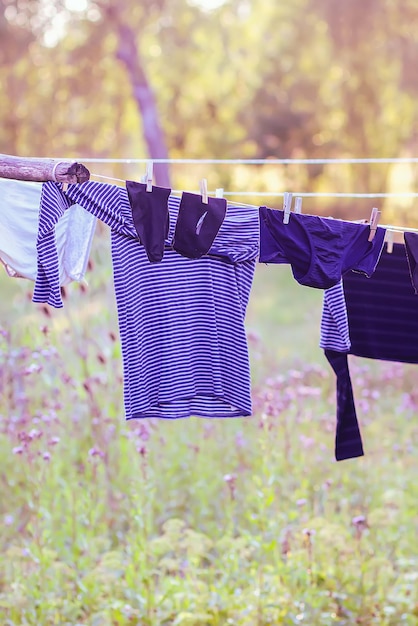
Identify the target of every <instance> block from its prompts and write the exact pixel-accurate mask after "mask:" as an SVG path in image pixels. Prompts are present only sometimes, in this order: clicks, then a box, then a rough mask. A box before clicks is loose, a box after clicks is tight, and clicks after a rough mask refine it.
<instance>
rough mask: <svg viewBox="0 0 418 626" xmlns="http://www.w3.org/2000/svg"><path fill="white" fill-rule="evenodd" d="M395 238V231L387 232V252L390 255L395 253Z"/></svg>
mask: <svg viewBox="0 0 418 626" xmlns="http://www.w3.org/2000/svg"><path fill="white" fill-rule="evenodd" d="M394 236H395V231H393V230H387V231H386V235H385V241H386V252H388V253H389V254H392V252H393V240H394Z"/></svg>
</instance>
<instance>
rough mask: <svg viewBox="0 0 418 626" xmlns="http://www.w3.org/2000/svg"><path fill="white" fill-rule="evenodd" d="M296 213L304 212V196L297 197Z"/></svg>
mask: <svg viewBox="0 0 418 626" xmlns="http://www.w3.org/2000/svg"><path fill="white" fill-rule="evenodd" d="M295 213H302V198H301V197H300V196H298V197H297V198H295Z"/></svg>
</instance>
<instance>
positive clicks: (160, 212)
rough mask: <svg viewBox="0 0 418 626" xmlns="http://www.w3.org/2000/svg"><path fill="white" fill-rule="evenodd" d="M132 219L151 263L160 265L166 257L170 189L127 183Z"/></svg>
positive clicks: (128, 181)
mask: <svg viewBox="0 0 418 626" xmlns="http://www.w3.org/2000/svg"><path fill="white" fill-rule="evenodd" d="M126 191H127V192H128V198H129V203H130V205H131V210H132V219H133V222H134V226H135V230H136V232H137V233H138V237H139V240H140V241H141V243H142V245H143V246H144V247H145V250H146V253H147V256H148V260H149V261H150V263H159V262H160V261H161V259H162V258H163V255H164V242H165V240H166V238H167V236H168V229H169V227H170V217H169V214H168V197H169V195H170V191H171V190H170V189H165V188H164V187H154V186H153V187H152V191H147V185H145V184H144V183H137V182H135V181H133V180H127V181H126Z"/></svg>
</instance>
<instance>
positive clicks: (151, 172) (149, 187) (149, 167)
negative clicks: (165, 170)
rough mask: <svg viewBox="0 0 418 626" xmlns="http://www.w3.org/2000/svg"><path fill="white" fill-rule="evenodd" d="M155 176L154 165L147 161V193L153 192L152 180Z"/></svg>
mask: <svg viewBox="0 0 418 626" xmlns="http://www.w3.org/2000/svg"><path fill="white" fill-rule="evenodd" d="M153 176H154V163H153V162H152V161H147V173H146V176H145V182H146V184H147V191H152V179H153Z"/></svg>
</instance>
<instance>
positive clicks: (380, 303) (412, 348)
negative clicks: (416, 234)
mask: <svg viewBox="0 0 418 626" xmlns="http://www.w3.org/2000/svg"><path fill="white" fill-rule="evenodd" d="M343 286H344V294H345V300H346V306H347V316H348V324H349V332H350V339H351V348H350V352H349V354H354V355H356V356H362V357H367V358H369V359H380V360H383V361H399V362H401V363H418V298H416V296H415V293H414V289H413V286H412V283H411V277H410V274H409V267H408V262H407V258H406V251H405V246H404V245H402V244H394V246H393V251H392V253H390V254H389V253H388V252H386V251H385V252H384V253H383V254H382V255H381V257H380V261H379V263H378V266H377V268H376V271H375V272H374V274H373V276H372V277H371V278H369V279H367V278H365V277H364V276H360V275H358V274H354V273H353V272H350V273H349V274H346V275H345V276H344V278H343Z"/></svg>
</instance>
